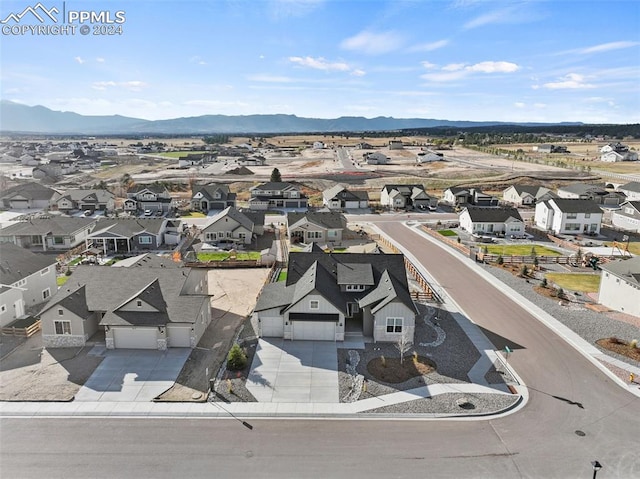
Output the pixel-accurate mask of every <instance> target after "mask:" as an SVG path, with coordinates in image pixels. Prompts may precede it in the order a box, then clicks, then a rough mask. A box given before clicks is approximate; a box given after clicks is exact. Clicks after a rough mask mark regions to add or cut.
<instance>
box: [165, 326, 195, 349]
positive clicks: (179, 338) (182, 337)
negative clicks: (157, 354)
mask: <svg viewBox="0 0 640 479" xmlns="http://www.w3.org/2000/svg"><path fill="white" fill-rule="evenodd" d="M167 336H168V339H169V344H168V346H169V347H170V348H190V347H191V326H167Z"/></svg>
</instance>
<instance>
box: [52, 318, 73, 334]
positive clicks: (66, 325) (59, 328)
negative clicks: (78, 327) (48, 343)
mask: <svg viewBox="0 0 640 479" xmlns="http://www.w3.org/2000/svg"><path fill="white" fill-rule="evenodd" d="M53 325H54V327H55V330H56V334H71V321H54V322H53Z"/></svg>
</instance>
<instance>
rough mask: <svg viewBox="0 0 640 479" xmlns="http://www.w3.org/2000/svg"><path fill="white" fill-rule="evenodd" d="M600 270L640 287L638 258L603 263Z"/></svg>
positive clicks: (639, 257)
mask: <svg viewBox="0 0 640 479" xmlns="http://www.w3.org/2000/svg"><path fill="white" fill-rule="evenodd" d="M600 268H601V269H602V270H603V271H607V272H609V273H611V274H613V275H615V276H617V277H619V278H622V279H624V280H625V281H628V282H630V283H635V284H638V285H640V256H635V257H634V258H631V259H625V260H618V261H612V262H610V263H605V264H602V265H601V266H600Z"/></svg>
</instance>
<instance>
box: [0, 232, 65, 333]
mask: <svg viewBox="0 0 640 479" xmlns="http://www.w3.org/2000/svg"><path fill="white" fill-rule="evenodd" d="M57 289H58V286H57V284H56V259H55V257H54V256H51V255H44V254H38V253H32V252H31V251H29V250H26V249H24V248H21V247H20V246H16V245H14V244H12V243H0V326H2V327H4V326H6V325H7V324H9V323H11V322H12V321H13V320H15V319H17V318H20V317H21V316H23V315H25V314H26V312H27V310H28V308H32V307H33V306H37V305H38V304H41V303H43V302H45V301H47V300H48V299H49V298H50V297H51V296H52V295H54V294H55V293H56V291H57Z"/></svg>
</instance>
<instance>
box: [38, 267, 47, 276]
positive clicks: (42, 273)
mask: <svg viewBox="0 0 640 479" xmlns="http://www.w3.org/2000/svg"><path fill="white" fill-rule="evenodd" d="M48 272H49V268H48V267H46V268H45V269H43V270H42V271H40V274H41V275H42V276H44V275H45V274H47V273H48Z"/></svg>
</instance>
